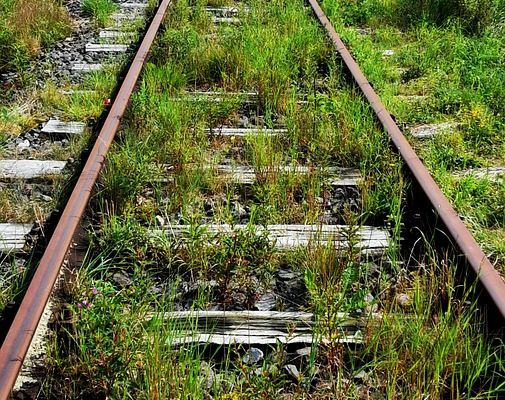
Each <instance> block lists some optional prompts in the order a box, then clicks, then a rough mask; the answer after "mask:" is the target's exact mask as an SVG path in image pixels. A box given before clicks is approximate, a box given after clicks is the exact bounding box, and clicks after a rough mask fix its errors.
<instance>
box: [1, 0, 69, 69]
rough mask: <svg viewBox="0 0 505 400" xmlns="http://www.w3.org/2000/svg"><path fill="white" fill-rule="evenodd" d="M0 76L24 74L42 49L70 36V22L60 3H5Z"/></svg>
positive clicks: (35, 0)
mask: <svg viewBox="0 0 505 400" xmlns="http://www.w3.org/2000/svg"><path fill="white" fill-rule="evenodd" d="M0 15H1V17H0V51H1V52H2V55H3V56H2V61H1V62H0V72H4V71H7V70H15V71H18V72H22V70H23V69H24V68H26V67H27V65H28V63H29V61H30V60H31V59H32V58H33V57H34V56H35V55H36V54H37V53H38V51H39V50H40V48H41V47H42V46H48V45H50V44H51V43H54V42H55V41H56V40H58V39H61V38H63V37H65V36H66V35H68V34H69V33H70V18H69V16H68V14H67V12H66V10H65V9H64V8H63V7H62V6H61V4H60V3H59V2H58V1H41V0H28V1H24V0H23V1H19V0H2V1H1V3H0Z"/></svg>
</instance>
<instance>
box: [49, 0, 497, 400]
mask: <svg viewBox="0 0 505 400" xmlns="http://www.w3.org/2000/svg"><path fill="white" fill-rule="evenodd" d="M191 6H195V7H191ZM203 6H204V3H203V2H197V3H196V4H192V3H189V4H188V2H186V1H178V2H177V3H176V4H175V5H174V8H173V9H172V11H171V13H170V15H169V18H168V20H167V23H166V26H165V30H164V32H163V33H162V34H161V36H160V37H159V39H158V42H157V46H156V48H155V49H154V51H153V55H152V58H151V59H150V63H149V64H148V65H147V67H146V70H145V72H144V74H143V77H142V81H141V83H140V87H139V90H138V92H137V93H136V94H135V95H134V98H133V101H132V107H131V110H130V113H129V116H128V118H127V120H126V121H125V123H124V128H123V130H122V132H121V134H120V137H119V138H118V141H117V143H115V145H114V148H113V151H112V154H111V156H110V158H109V159H108V162H107V166H106V169H105V170H104V172H103V173H102V177H101V184H100V187H99V190H98V192H97V195H96V196H95V198H94V200H93V203H94V206H93V210H92V212H91V213H92V215H91V219H92V221H96V222H99V223H100V224H101V225H100V228H97V229H99V230H98V231H95V232H92V233H91V238H92V241H93V244H92V246H91V249H90V254H89V257H88V260H87V262H86V263H85V265H84V267H83V268H82V269H80V270H79V271H76V272H75V273H74V275H73V279H72V285H70V286H69V287H68V290H67V293H66V295H67V296H68V298H66V299H65V301H66V302H67V304H68V306H66V307H65V308H64V309H63V310H62V321H61V324H60V330H59V331H57V332H56V333H57V335H56V336H55V337H54V342H53V343H52V346H51V348H50V356H49V357H48V360H47V362H48V378H47V381H46V386H45V388H44V390H45V393H46V396H47V397H49V398H61V397H68V398H89V397H90V396H94V397H96V398H139V399H142V398H146V399H147V398H150V399H153V398H154V399H157V398H159V399H162V398H209V397H210V396H212V397H213V398H218V399H240V398H257V399H261V398H263V399H265V398H293V399H296V398H300V399H302V398H315V399H317V398H321V399H323V398H363V397H365V398H366V397H371V398H405V399H410V398H423V397H431V398H493V397H495V396H497V395H499V394H500V391H501V390H503V387H502V386H503V385H502V383H501V376H502V374H503V365H502V361H501V356H502V349H501V347H500V346H492V345H491V344H490V342H489V341H488V337H487V336H486V332H485V330H484V328H483V326H481V325H480V323H479V321H480V319H479V313H478V310H476V307H475V304H474V303H473V300H472V299H473V293H474V291H473V288H461V287H459V285H458V283H457V282H455V281H454V270H453V267H452V263H451V262H450V260H443V259H437V257H436V256H434V255H433V256H431V255H427V256H425V257H424V258H423V259H420V260H416V261H413V260H412V259H410V260H403V259H402V258H401V253H400V251H399V248H398V246H395V244H396V243H398V242H399V231H400V226H401V212H402V207H403V197H404V195H405V193H406V191H407V190H408V182H405V181H404V180H403V179H402V175H401V163H400V162H399V160H398V158H397V157H396V156H394V155H393V154H392V153H391V151H390V149H389V145H388V140H387V137H386V135H385V134H384V132H382V131H381V130H379V129H378V127H377V125H376V123H375V120H374V118H373V116H372V113H371V110H370V109H369V107H368V106H367V105H366V104H365V102H364V101H363V99H362V98H361V97H360V96H359V94H358V92H357V91H356V89H355V88H354V87H352V86H351V85H349V83H348V82H347V81H346V79H345V77H344V76H343V74H342V70H341V66H340V63H339V62H338V60H337V59H336V58H335V56H334V54H333V52H332V50H331V47H330V45H329V44H328V43H327V42H326V41H325V38H324V33H323V31H322V30H321V29H320V28H319V27H318V25H317V22H316V21H315V19H314V18H313V16H312V14H311V13H310V12H309V11H308V10H307V9H305V8H304V7H303V6H304V3H303V2H302V1H298V0H294V1H281V0H278V1H268V2H267V1H262V0H255V1H252V2H251V4H250V6H251V9H250V10H249V11H248V12H246V10H245V9H242V10H241V11H240V12H239V16H240V18H241V23H240V25H239V26H237V27H234V26H227V25H223V26H217V27H216V26H214V25H213V24H212V23H211V16H210V15H209V14H208V13H207V12H205V10H204V8H203ZM191 90H218V91H220V92H222V96H221V100H220V101H212V100H211V101H209V100H205V99H199V100H196V102H195V100H193V99H188V96H187V93H186V92H187V91H191ZM225 92H255V93H256V94H257V98H256V99H255V102H254V104H253V105H252V106H251V105H250V103H248V101H247V100H248V99H247V98H246V97H245V96H244V95H240V94H239V95H227V94H226V93H225ZM245 110H247V111H245ZM246 117H247V121H246V119H245V118H246ZM237 124H243V125H247V126H250V127H251V126H257V127H260V128H262V130H263V133H261V134H259V135H249V136H246V137H245V138H240V137H231V138H226V137H220V136H219V135H210V136H209V132H208V131H207V129H212V130H213V131H214V130H215V131H216V132H218V130H219V127H221V126H233V125H237ZM265 128H285V129H287V133H284V134H281V135H278V136H271V135H268V134H267V133H268V132H267V131H266V130H265ZM222 164H226V165H231V166H247V167H251V168H253V169H254V171H255V181H254V182H253V183H252V184H248V185H243V184H238V183H237V182H236V181H233V180H232V179H230V178H229V177H226V176H223V175H222V174H219V173H217V167H216V166H217V165H222ZM279 165H291V166H308V167H310V168H308V171H309V173H308V174H306V175H300V174H294V173H290V172H282V171H281V170H280V169H279ZM335 166H339V167H355V168H358V169H359V170H360V171H361V174H362V178H361V182H360V184H359V195H358V196H355V198H354V202H352V201H350V199H352V196H346V199H347V200H344V201H342V202H340V203H334V204H332V207H331V209H330V210H329V211H328V209H327V208H325V207H326V204H327V202H328V201H329V200H332V199H333V200H334V199H335V197H336V194H335V193H333V192H332V190H333V189H332V187H331V185H329V184H328V183H327V182H328V181H327V178H328V175H327V174H328V173H327V172H325V169H328V168H331V167H335ZM384 221H385V222H386V223H388V224H389V230H390V232H391V234H392V236H393V239H392V246H391V248H390V249H389V250H388V252H387V254H386V256H382V257H381V256H375V257H374V256H373V255H365V254H364V253H362V252H361V251H359V249H358V248H356V247H354V246H352V244H357V243H358V238H357V232H358V231H359V228H360V227H362V226H363V225H364V224H376V225H379V224H383V223H384ZM207 223H228V224H231V225H232V226H233V225H237V224H246V225H247V228H246V229H244V230H235V231H233V232H232V233H230V234H227V235H217V234H212V233H211V232H209V231H208V229H206V228H205V227H204V226H203V225H204V224H207ZM275 223H278V224H282V223H297V224H304V223H313V224H321V223H330V224H336V223H346V224H348V228H346V229H347V232H346V235H347V236H346V237H347V239H348V241H349V243H350V244H351V246H342V247H339V246H337V245H334V244H333V243H332V242H331V241H328V242H324V241H322V242H317V241H314V242H313V243H311V244H310V245H309V246H308V247H307V248H299V249H292V250H289V251H286V252H282V251H279V250H278V249H276V248H275V246H274V245H273V243H272V242H270V241H269V240H268V237H267V234H258V231H257V229H258V226H264V225H267V224H275ZM177 224H185V225H187V226H188V227H187V228H185V230H184V232H183V233H182V234H181V235H180V236H175V235H173V234H171V227H173V226H174V225H177ZM162 228H165V231H164V232H163V231H162ZM154 230H157V232H154ZM209 243H211V245H209ZM404 262H405V264H403V263H404ZM281 271H284V273H286V272H288V273H289V274H290V275H292V276H294V277H295V278H294V279H293V280H291V281H289V282H290V285H291V288H286V287H285V286H286V283H282V282H281V279H279V276H280V272H281ZM283 285H284V286H283ZM457 289H459V290H458V291H457ZM269 292H274V293H276V294H277V297H276V301H275V308H274V309H275V310H279V311H281V310H297V311H310V312H312V313H314V315H315V320H316V325H315V333H316V338H317V339H316V340H315V341H314V343H312V345H311V346H310V347H311V348H310V350H309V352H308V354H306V356H304V357H305V358H303V360H300V361H296V363H297V365H298V369H299V372H300V373H299V374H298V375H297V376H295V377H293V376H292V375H289V374H287V373H286V370H285V367H286V363H287V362H288V360H289V362H293V361H292V360H291V359H290V352H291V350H290V349H289V348H288V346H283V345H281V344H278V345H277V346H273V348H270V349H268V351H265V353H266V356H265V358H264V360H263V361H261V363H259V364H256V365H250V364H248V363H247V362H245V361H244V350H245V349H243V348H240V346H236V347H232V348H231V349H228V351H225V352H224V355H223V352H222V351H221V352H220V351H217V350H216V349H215V348H213V347H212V346H210V345H207V346H197V345H185V346H182V347H181V346H177V345H176V344H175V343H176V342H177V339H178V338H180V337H181V335H183V333H182V332H183V331H187V330H188V329H189V330H190V331H191V329H196V328H191V326H190V327H189V328H188V327H187V326H185V327H184V326H183V327H181V325H180V324H177V323H175V322H173V321H171V320H169V319H168V320H167V319H164V318H162V317H161V315H163V313H164V312H167V311H173V310H181V309H182V310H207V309H213V308H216V309H219V310H221V309H228V310H229V309H238V310H240V309H245V310H250V309H253V308H254V306H255V303H256V301H257V299H258V297H260V296H262V295H264V294H266V293H269ZM460 292H461V293H462V294H463V297H462V296H461V294H460ZM456 293H458V296H456ZM467 299H468V301H465V300H467ZM341 312H346V313H350V315H353V316H357V317H356V318H358V319H363V320H365V321H366V324H365V325H364V326H361V328H360V329H359V332H358V333H357V336H356V337H357V338H361V340H362V343H360V344H358V345H355V344H344V343H339V342H338V340H337V339H339V338H343V337H344V336H345V335H346V332H345V325H344V323H343V321H342V317H341V314H339V313H341ZM69 316H70V317H69ZM187 324H189V325H191V322H190V321H188V322H187ZM209 354H210V357H209ZM298 362H299V363H298Z"/></svg>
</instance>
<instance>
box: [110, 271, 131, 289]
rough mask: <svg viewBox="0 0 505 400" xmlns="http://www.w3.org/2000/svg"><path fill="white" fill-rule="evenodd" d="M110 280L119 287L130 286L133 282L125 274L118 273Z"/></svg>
mask: <svg viewBox="0 0 505 400" xmlns="http://www.w3.org/2000/svg"><path fill="white" fill-rule="evenodd" d="M112 280H113V281H114V282H115V283H116V284H118V285H119V286H121V287H127V286H130V285H131V284H132V283H133V281H132V279H131V278H130V277H129V276H128V274H127V273H126V272H123V271H118V272H115V273H114V275H112Z"/></svg>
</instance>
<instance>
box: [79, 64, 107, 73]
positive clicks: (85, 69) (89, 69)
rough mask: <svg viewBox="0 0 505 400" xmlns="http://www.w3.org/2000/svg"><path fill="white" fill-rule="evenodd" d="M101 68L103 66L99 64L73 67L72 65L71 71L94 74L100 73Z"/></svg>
mask: <svg viewBox="0 0 505 400" xmlns="http://www.w3.org/2000/svg"><path fill="white" fill-rule="evenodd" d="M102 68H103V66H102V64H100V63H95V64H92V63H91V64H90V63H74V65H72V70H73V71H76V72H94V71H100V70H101V69H102Z"/></svg>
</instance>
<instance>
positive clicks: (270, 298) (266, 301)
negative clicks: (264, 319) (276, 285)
mask: <svg viewBox="0 0 505 400" xmlns="http://www.w3.org/2000/svg"><path fill="white" fill-rule="evenodd" d="M276 303H277V297H276V296H275V293H273V292H267V293H265V294H263V295H262V296H261V297H260V298H259V299H258V301H256V303H255V304H254V306H255V307H256V308H257V309H258V311H270V310H273V309H274V308H275V305H276Z"/></svg>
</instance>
